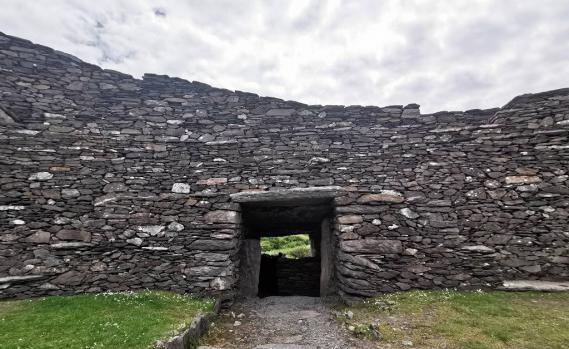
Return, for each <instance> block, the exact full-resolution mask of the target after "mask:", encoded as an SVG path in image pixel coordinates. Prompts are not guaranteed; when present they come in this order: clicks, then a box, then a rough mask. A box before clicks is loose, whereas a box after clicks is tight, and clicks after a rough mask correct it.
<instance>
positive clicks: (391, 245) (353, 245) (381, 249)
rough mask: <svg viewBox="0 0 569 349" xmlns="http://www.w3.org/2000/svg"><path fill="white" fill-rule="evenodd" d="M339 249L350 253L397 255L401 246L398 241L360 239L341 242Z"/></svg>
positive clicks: (401, 248)
mask: <svg viewBox="0 0 569 349" xmlns="http://www.w3.org/2000/svg"><path fill="white" fill-rule="evenodd" d="M340 249H341V250H342V251H344V252H351V253H374V254H378V255H381V254H399V253H402V252H403V245H402V244H401V241H399V240H385V239H360V240H347V241H341V242H340Z"/></svg>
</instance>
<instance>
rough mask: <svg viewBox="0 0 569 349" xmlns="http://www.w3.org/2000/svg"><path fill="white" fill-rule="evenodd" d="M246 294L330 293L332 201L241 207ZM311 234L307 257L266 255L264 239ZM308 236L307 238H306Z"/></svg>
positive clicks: (242, 270) (242, 271)
mask: <svg viewBox="0 0 569 349" xmlns="http://www.w3.org/2000/svg"><path fill="white" fill-rule="evenodd" d="M241 209H242V217H243V231H244V233H243V240H242V245H241V253H240V259H241V263H240V293H241V295H242V296H245V297H255V296H259V297H267V296H292V295H301V296H314V297H317V296H320V295H322V294H327V293H329V292H330V288H331V287H330V285H331V275H332V271H331V270H332V268H333V265H332V242H331V234H330V226H329V225H330V219H329V218H330V217H331V213H332V205H331V200H330V199H329V198H319V199H312V200H310V199H302V200H298V199H297V200H291V201H282V200H280V201H275V202H270V201H263V202H251V203H243V204H241ZM295 234H306V235H307V236H308V238H309V241H307V243H309V245H310V246H309V247H307V250H308V251H307V252H306V253H288V252H285V253H282V252H280V250H277V251H271V252H269V253H270V254H269V253H267V251H262V249H261V239H262V238H264V237H284V236H290V235H295ZM306 235H305V236H306Z"/></svg>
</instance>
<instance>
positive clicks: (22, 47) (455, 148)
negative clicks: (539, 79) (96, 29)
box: [0, 34, 569, 297]
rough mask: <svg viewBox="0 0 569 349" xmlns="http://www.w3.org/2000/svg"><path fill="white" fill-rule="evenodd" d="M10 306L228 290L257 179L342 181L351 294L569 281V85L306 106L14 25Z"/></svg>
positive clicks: (4, 50)
mask: <svg viewBox="0 0 569 349" xmlns="http://www.w3.org/2000/svg"><path fill="white" fill-rule="evenodd" d="M0 110H1V112H0V189H1V195H0V297H28V296H36V295H44V294H63V293H72V292H86V291H89V292H90V291H101V290H125V289H137V288H161V289H170V290H175V291H180V292H195V293H209V294H212V293H222V294H228V295H231V294H232V293H233V292H234V290H235V289H236V287H237V283H238V276H237V275H238V268H239V257H238V249H239V244H240V236H241V225H240V223H241V218H240V217H241V216H240V212H239V210H240V207H239V204H237V203H235V202H232V201H231V199H230V196H229V195H230V194H232V193H236V192H240V191H244V190H275V189H290V188H299V187H319V186H331V185H333V186H338V187H341V188H342V191H341V194H339V195H338V196H337V197H336V199H335V201H334V206H335V207H334V210H335V211H334V212H335V213H334V215H335V217H334V219H335V228H334V235H335V237H336V239H335V240H336V241H337V244H336V250H335V259H336V263H335V264H336V271H335V277H336V283H337V288H338V291H339V292H340V293H346V294H354V295H373V294H377V293H378V292H386V291H396V290H406V289H409V288H441V287H461V288H479V287H494V286H497V285H499V284H500V283H501V282H502V281H503V280H515V279H544V280H566V279H568V278H569V252H568V251H569V250H568V242H569V227H568V213H569V139H568V134H569V90H568V89H564V90H557V91H550V92H546V93H540V94H534V95H524V96H520V97H517V98H515V99H514V100H512V102H510V103H509V104H508V105H506V106H504V107H503V108H500V109H492V110H472V111H467V112H441V113H435V114H429V115H425V114H421V113H420V111H419V106H418V105H416V104H409V105H407V106H389V107H368V106H310V105H305V104H301V103H297V102H291V101H283V100H280V99H276V98H266V97H259V96H257V95H255V94H250V93H245V92H239V91H228V90H223V89H217V88H213V87H210V86H208V85H205V84H202V83H198V82H188V81H185V80H182V79H177V78H170V77H167V76H158V75H144V77H143V79H134V78H132V77H131V76H129V75H125V74H121V73H118V72H115V71H110V70H103V69H100V68H99V67H97V66H94V65H90V64H87V63H84V62H81V61H80V60H78V59H77V58H75V57H72V56H69V55H67V54H64V53H61V52H57V51H54V50H52V49H50V48H47V47H43V46H39V45H35V44H33V43H31V42H29V41H26V40H22V39H19V38H15V37H10V36H7V35H4V34H0Z"/></svg>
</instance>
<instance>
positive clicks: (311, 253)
mask: <svg viewBox="0 0 569 349" xmlns="http://www.w3.org/2000/svg"><path fill="white" fill-rule="evenodd" d="M319 240H320V234H317V233H312V234H298V235H287V236H271V237H261V269H260V272H259V293H258V295H259V297H267V296H275V295H280V296H312V297H318V296H319V295H320V263H321V261H320V251H319V250H318V249H317V248H315V246H319V245H320V241H319ZM313 246H314V247H313Z"/></svg>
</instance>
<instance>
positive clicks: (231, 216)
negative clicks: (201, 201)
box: [204, 210, 241, 224]
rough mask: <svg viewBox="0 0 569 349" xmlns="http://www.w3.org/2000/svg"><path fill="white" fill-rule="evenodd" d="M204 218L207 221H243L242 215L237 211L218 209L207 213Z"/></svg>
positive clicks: (210, 222) (235, 222) (211, 222)
mask: <svg viewBox="0 0 569 349" xmlns="http://www.w3.org/2000/svg"><path fill="white" fill-rule="evenodd" d="M204 219H205V221H206V222H207V223H209V224H213V223H233V224H238V223H241V215H240V214H239V212H236V211H226V210H217V211H210V212H208V213H206V214H205V216H204Z"/></svg>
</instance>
